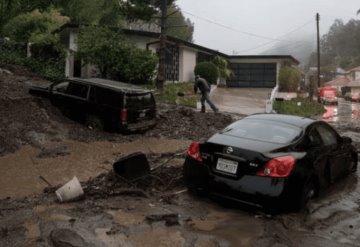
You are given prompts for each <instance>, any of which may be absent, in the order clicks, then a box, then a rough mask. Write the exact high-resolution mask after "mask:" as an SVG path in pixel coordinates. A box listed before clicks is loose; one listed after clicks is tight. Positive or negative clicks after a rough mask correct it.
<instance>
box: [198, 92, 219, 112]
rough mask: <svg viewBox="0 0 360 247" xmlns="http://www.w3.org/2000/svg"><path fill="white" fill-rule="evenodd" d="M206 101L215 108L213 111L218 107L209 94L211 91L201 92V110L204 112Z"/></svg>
mask: <svg viewBox="0 0 360 247" xmlns="http://www.w3.org/2000/svg"><path fill="white" fill-rule="evenodd" d="M205 101H206V102H207V103H208V104H209V106H210V107H211V109H213V111H216V110H217V108H216V106H215V105H214V103H213V102H211V100H210V96H209V93H207V92H206V93H202V94H201V99H200V102H201V111H202V112H205Z"/></svg>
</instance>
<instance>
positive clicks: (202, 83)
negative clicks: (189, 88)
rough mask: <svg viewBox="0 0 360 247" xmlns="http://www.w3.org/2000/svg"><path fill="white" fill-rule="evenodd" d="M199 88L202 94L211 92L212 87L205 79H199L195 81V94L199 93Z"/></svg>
mask: <svg viewBox="0 0 360 247" xmlns="http://www.w3.org/2000/svg"><path fill="white" fill-rule="evenodd" d="M198 88H199V90H200V92H201V93H202V94H204V93H209V92H210V85H209V83H208V82H207V81H206V80H205V79H204V78H198V79H197V80H196V81H195V84H194V92H195V93H196V92H197V89H198Z"/></svg>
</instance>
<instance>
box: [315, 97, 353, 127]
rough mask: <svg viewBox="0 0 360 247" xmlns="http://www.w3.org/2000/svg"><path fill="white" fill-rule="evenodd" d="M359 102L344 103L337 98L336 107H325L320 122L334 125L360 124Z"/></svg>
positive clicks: (344, 101)
mask: <svg viewBox="0 0 360 247" xmlns="http://www.w3.org/2000/svg"><path fill="white" fill-rule="evenodd" d="M359 105H360V104H359V102H351V101H346V100H344V99H343V98H339V102H338V105H334V104H333V105H325V106H324V108H325V112H324V114H323V115H322V120H324V121H326V122H329V123H334V124H337V123H339V124H341V123H352V124H355V125H356V124H360V111H359V110H360V107H359Z"/></svg>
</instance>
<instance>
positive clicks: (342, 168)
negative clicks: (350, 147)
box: [316, 123, 351, 183]
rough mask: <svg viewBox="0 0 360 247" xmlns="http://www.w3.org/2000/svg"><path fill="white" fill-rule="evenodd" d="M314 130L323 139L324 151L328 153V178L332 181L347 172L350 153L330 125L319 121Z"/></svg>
mask: <svg viewBox="0 0 360 247" xmlns="http://www.w3.org/2000/svg"><path fill="white" fill-rule="evenodd" d="M316 130H317V131H318V133H319V135H320V137H321V139H322V141H323V145H324V152H326V153H327V154H328V155H327V156H328V164H329V180H330V182H331V183H333V182H334V181H336V180H337V179H339V178H340V177H341V176H343V175H345V174H346V173H347V171H348V166H349V162H351V155H350V152H348V151H347V149H346V147H345V146H344V145H343V143H342V142H341V140H340V137H339V135H338V134H337V133H336V131H335V130H333V129H332V128H331V127H330V126H328V125H326V124H325V123H321V124H319V125H318V126H317V127H316Z"/></svg>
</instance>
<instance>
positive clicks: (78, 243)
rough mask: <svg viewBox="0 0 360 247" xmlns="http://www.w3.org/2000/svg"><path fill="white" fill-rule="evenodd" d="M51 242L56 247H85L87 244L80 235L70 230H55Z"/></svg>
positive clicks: (51, 235) (51, 234) (88, 244)
mask: <svg viewBox="0 0 360 247" xmlns="http://www.w3.org/2000/svg"><path fill="white" fill-rule="evenodd" d="M50 241H51V243H52V244H53V245H54V247H83V246H84V247H85V246H93V245H92V244H90V243H87V242H86V241H85V240H84V238H83V237H81V236H80V235H79V234H78V233H76V232H74V231H72V230H69V229H55V230H53V231H52V232H51V233H50Z"/></svg>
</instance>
